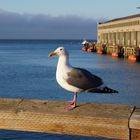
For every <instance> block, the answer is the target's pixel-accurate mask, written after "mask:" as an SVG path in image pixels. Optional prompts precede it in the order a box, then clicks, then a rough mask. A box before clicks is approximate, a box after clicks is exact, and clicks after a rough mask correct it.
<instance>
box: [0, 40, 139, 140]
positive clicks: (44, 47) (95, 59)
mask: <svg viewBox="0 0 140 140" xmlns="http://www.w3.org/2000/svg"><path fill="white" fill-rule="evenodd" d="M4 41H5V40H4ZM4 41H2V40H0V97H1V98H27V99H43V100H44V99H45V100H70V99H71V98H72V96H73V95H72V94H70V93H69V92H67V91H65V90H63V89H62V88H61V87H60V86H59V85H58V84H57V82H56V80H55V71H56V64H57V57H54V58H48V54H49V52H51V51H53V50H54V49H56V48H57V47H58V46H61V45H63V46H64V47H66V48H67V49H68V50H69V52H70V62H71V64H72V65H73V66H75V67H82V68H86V69H88V70H89V71H91V72H92V73H94V74H97V75H98V76H100V77H102V78H103V80H104V82H105V83H106V84H107V85H108V86H110V87H111V88H114V89H116V90H118V91H119V94H114V95H104V94H103V95H99V94H90V93H86V95H85V94H80V95H79V96H78V101H82V102H95V103H107V104H128V105H138V106H140V102H139V101H140V92H139V91H140V86H139V83H140V63H131V62H129V61H127V60H124V59H112V58H111V57H110V56H106V55H97V54H95V53H91V54H88V53H83V52H82V51H81V47H82V45H81V42H82V40H45V41H44V40H43V41H40V40H39V41H38V40H33V41H32V40H26V41H25V40H22V41H21V40H14V41H13V40H12V41H13V42H11V41H7V42H4ZM52 83H53V84H52ZM0 138H1V139H6V140H7V139H14V140H19V139H20V140H24V139H26V140H45V139H51V140H56V139H57V140H58V139H69V140H71V139H73V140H76V139H80V140H93V139H96V138H93V137H92V138H91V137H78V136H65V135H52V134H44V133H27V132H17V131H1V132H0Z"/></svg>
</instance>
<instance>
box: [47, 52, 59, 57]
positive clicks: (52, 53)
mask: <svg viewBox="0 0 140 140" xmlns="http://www.w3.org/2000/svg"><path fill="white" fill-rule="evenodd" d="M55 55H57V53H56V52H51V53H50V54H49V55H48V56H49V57H52V56H55Z"/></svg>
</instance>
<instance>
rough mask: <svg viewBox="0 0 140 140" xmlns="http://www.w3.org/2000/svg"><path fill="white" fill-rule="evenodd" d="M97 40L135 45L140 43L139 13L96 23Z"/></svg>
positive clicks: (112, 43)
mask: <svg viewBox="0 0 140 140" xmlns="http://www.w3.org/2000/svg"><path fill="white" fill-rule="evenodd" d="M98 42H99V43H102V44H104V43H106V44H110V45H115V44H117V45H124V46H131V47H136V46H139V45H140V14H137V15H132V16H127V17H122V18H117V19H113V20H110V21H106V22H103V23H99V24H98Z"/></svg>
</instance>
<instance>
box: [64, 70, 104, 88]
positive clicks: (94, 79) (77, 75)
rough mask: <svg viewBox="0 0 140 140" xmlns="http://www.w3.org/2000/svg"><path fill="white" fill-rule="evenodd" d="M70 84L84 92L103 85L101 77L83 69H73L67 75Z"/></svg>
mask: <svg viewBox="0 0 140 140" xmlns="http://www.w3.org/2000/svg"><path fill="white" fill-rule="evenodd" d="M67 74H68V78H67V79H66V81H67V82H68V84H70V85H72V86H75V87H78V88H80V89H83V90H89V89H94V88H96V87H98V86H100V85H102V84H103V81H102V79H101V78H100V77H98V76H96V75H93V74H91V73H90V72H89V71H87V70H85V69H81V68H73V69H72V70H71V71H70V72H68V73H67Z"/></svg>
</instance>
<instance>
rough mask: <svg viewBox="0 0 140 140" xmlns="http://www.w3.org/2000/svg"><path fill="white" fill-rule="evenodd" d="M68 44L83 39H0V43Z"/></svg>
mask: <svg viewBox="0 0 140 140" xmlns="http://www.w3.org/2000/svg"><path fill="white" fill-rule="evenodd" d="M87 40H88V41H91V42H92V41H96V39H87ZM52 41H55V42H59V43H60V42H62V41H65V42H69V41H73V42H82V41H83V39H0V43H15V42H21V43H22V42H28V43H29V42H35V43H36V42H44V43H45V42H46V43H47V42H52Z"/></svg>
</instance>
